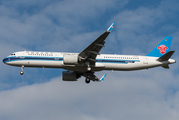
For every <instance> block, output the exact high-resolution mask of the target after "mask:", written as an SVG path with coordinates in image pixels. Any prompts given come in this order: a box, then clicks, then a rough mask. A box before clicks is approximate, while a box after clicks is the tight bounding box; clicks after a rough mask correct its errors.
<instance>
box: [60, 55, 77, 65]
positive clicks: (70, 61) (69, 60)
mask: <svg viewBox="0 0 179 120" xmlns="http://www.w3.org/2000/svg"><path fill="white" fill-rule="evenodd" d="M63 63H64V64H67V65H75V64H78V56H76V55H64V56H63Z"/></svg>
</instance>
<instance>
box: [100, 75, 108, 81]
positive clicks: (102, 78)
mask: <svg viewBox="0 0 179 120" xmlns="http://www.w3.org/2000/svg"><path fill="white" fill-rule="evenodd" d="M106 75H107V74H104V75H103V76H102V77H101V79H100V81H101V82H103V81H104V78H105V77H106Z"/></svg>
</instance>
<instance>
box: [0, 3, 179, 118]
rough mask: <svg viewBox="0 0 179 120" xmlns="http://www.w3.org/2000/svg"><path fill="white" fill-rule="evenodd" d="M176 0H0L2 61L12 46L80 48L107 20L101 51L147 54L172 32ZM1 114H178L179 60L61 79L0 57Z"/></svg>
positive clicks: (178, 45) (176, 27)
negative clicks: (98, 79) (165, 66)
mask: <svg viewBox="0 0 179 120" xmlns="http://www.w3.org/2000/svg"><path fill="white" fill-rule="evenodd" d="M178 6H179V1H178V0H150V1H149V0H148V1H146V0H145V1H144V0H143V1H142V0H112V1H110V0H53V1H51V0H0V59H1V60H3V58H4V57H6V56H8V55H9V54H11V53H12V52H15V51H23V50H35V51H51V52H81V51H82V50H83V49H84V48H86V47H87V46H88V45H89V44H90V43H91V42H93V41H94V40H95V39H96V38H97V37H98V36H100V35H101V34H102V33H103V32H104V31H105V30H106V29H107V28H108V27H109V26H110V25H111V24H112V23H113V22H115V23H116V24H115V26H114V29H113V31H112V32H111V33H110V35H109V36H108V38H107V39H106V44H105V47H104V48H103V49H102V50H101V52H100V53H108V54H128V55H132V54H134V55H147V54H148V53H149V52H150V51H151V50H152V49H153V48H154V47H155V46H156V45H157V44H158V43H159V42H160V41H161V40H162V39H163V38H164V37H165V36H173V41H172V44H171V50H175V51H176V52H175V53H174V55H173V56H172V58H173V59H175V60H176V61H179V53H178V51H179V40H178V38H179V24H178V21H179V7H178ZM0 71H1V72H0V120H12V119H13V120H41V119H43V120H57V119H60V120H72V119H75V120H112V119H115V120H116V119H118V120H178V118H179V65H178V63H175V64H173V65H170V69H169V70H168V69H163V68H162V67H158V68H152V69H149V70H140V71H130V72H126V71H125V72H123V71H115V72H112V71H101V72H97V73H96V75H97V76H98V77H101V76H102V75H103V74H104V73H107V77H106V78H105V81H104V82H102V83H98V82H91V83H90V84H86V83H85V81H84V80H85V78H80V79H79V80H78V81H77V82H64V81H62V78H61V75H62V71H63V70H62V69H41V68H25V71H24V75H23V76H21V75H20V71H21V68H18V67H12V66H8V65H5V64H4V63H3V62H1V63H0Z"/></svg>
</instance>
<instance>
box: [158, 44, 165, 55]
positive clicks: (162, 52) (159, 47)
mask: <svg viewBox="0 0 179 120" xmlns="http://www.w3.org/2000/svg"><path fill="white" fill-rule="evenodd" d="M157 49H159V50H160V53H161V54H165V52H166V50H168V47H167V46H165V45H160V46H158V47H157Z"/></svg>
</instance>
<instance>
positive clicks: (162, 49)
mask: <svg viewBox="0 0 179 120" xmlns="http://www.w3.org/2000/svg"><path fill="white" fill-rule="evenodd" d="M172 38H173V37H170V36H167V37H164V39H163V40H162V41H161V42H160V43H159V44H158V45H157V46H156V47H155V48H154V49H153V50H152V51H151V52H150V53H149V54H148V55H147V56H152V57H161V56H163V55H164V54H166V53H168V52H169V51H170V45H171V42H172Z"/></svg>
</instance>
